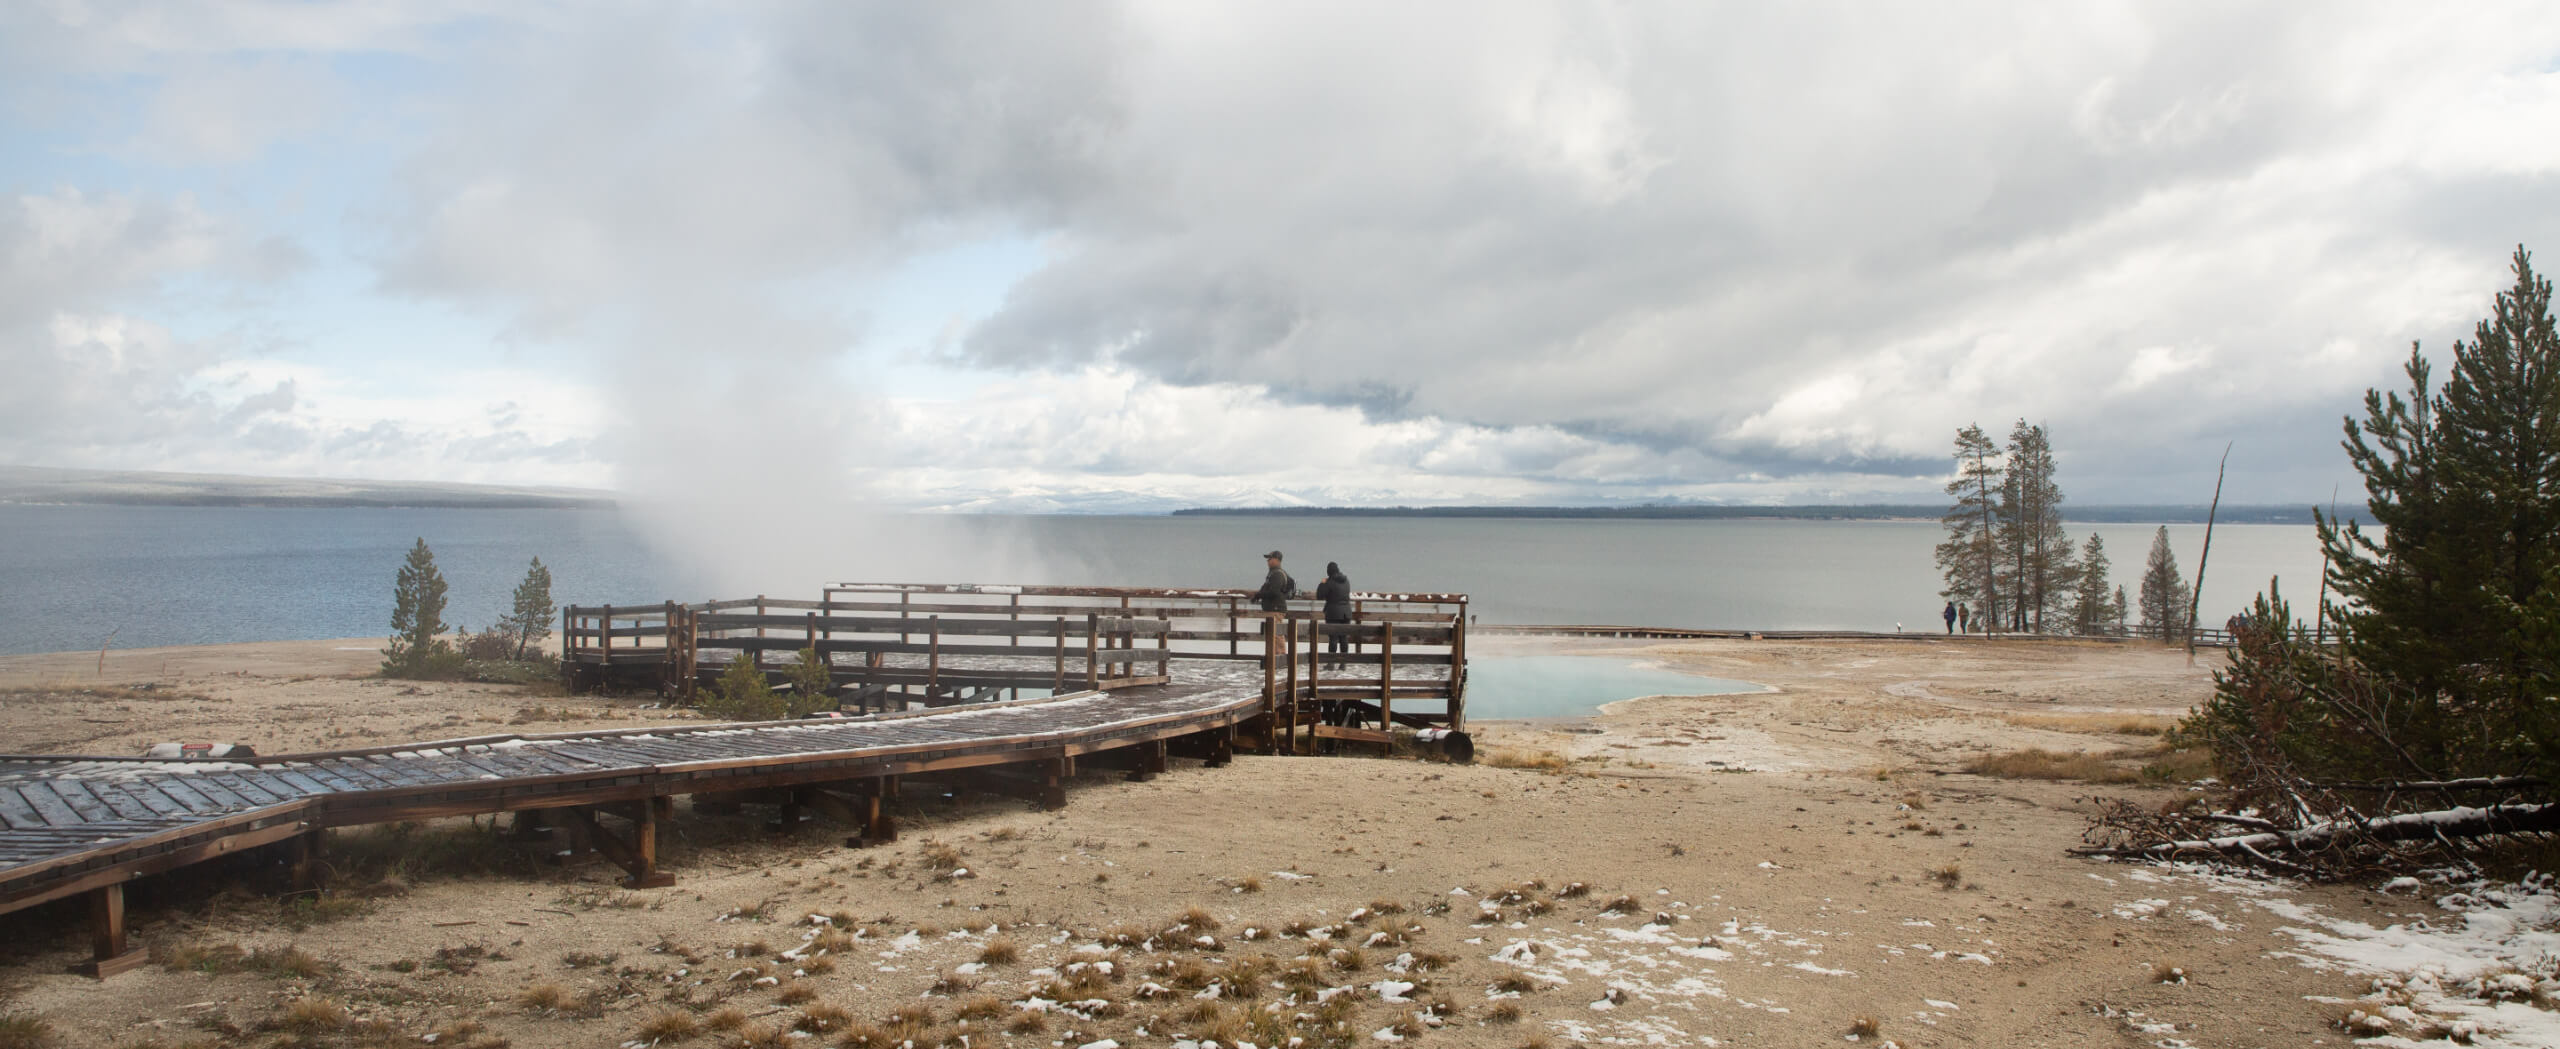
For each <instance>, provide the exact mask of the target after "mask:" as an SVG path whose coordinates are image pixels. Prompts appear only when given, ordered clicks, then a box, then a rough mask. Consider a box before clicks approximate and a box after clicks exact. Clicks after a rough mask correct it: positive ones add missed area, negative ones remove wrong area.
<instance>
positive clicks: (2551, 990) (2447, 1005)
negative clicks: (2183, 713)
mask: <svg viewBox="0 0 2560 1049" xmlns="http://www.w3.org/2000/svg"><path fill="white" fill-rule="evenodd" d="M2100 880H2101V881H2109V880H2110V879H2104V878H2101V879H2100ZM2126 880H2128V881H2134V882H2139V883H2143V884H2144V886H2145V887H2146V888H2155V889H2156V887H2159V886H2165V885H2170V884H2175V883H2177V882H2179V881H2185V882H2190V883H2194V884H2196V885H2198V887H2200V888H2203V889H2205V890H2206V891H2209V892H2214V893H2220V894H2225V895H2230V896H2236V897H2238V898H2239V901H2238V902H2239V903H2240V905H2241V906H2243V907H2247V908H2254V909H2256V910H2259V911H2264V912H2266V913H2267V914H2269V915H2271V916H2273V917H2274V918H2275V919H2276V920H2277V921H2278V922H2279V923H2280V924H2278V925H2277V926H2276V927H2275V929H2274V932H2275V933H2276V934H2277V935H2279V936H2282V937H2285V938H2288V939H2290V940H2292V941H2293V942H2294V943H2295V944H2296V945H2297V949H2294V950H2278V951H2271V952H2269V954H2270V956H2272V957H2277V958H2285V959H2289V960H2292V961H2294V962H2296V963H2299V964H2302V965H2306V966H2310V967H2312V968H2316V969H2324V970H2333V971H2340V972H2346V973H2353V974H2356V975H2362V976H2370V977H2372V982H2371V983H2370V984H2369V985H2368V986H2369V990H2368V991H2367V992H2366V993H2365V994H2364V995H2363V996H2362V997H2359V998H2356V999H2353V1000H2346V999H2318V1000H2319V1001H2322V1002H2324V1003H2327V1004H2332V1005H2342V1006H2345V1007H2346V1012H2345V1013H2344V1014H2343V1015H2344V1022H2345V1024H2346V1026H2347V1027H2348V1028H2349V1029H2350V1033H2352V1034H2354V1035H2356V1036H2357V1037H2358V1038H2359V1039H2360V1040H2361V1044H2365V1045H2390V1046H2417V1045H2421V1044H2427V1043H2430V1042H2432V1043H2433V1044H2435V1045H2443V1044H2445V1042H2444V1040H2445V1039H2452V1040H2454V1041H2456V1042H2461V1043H2466V1044H2470V1045H2485V1046H2516V1047H2543V1049H2547V1047H2551V1046H2560V879H2555V878H2554V877H2553V876H2552V875H2548V874H2532V875H2527V876H2526V877H2525V878H2524V879H2523V880H2522V881H2518V882H2515V883H2511V884H2491V883H2488V882H2484V881H2476V880H2475V881H2467V882H2456V881H2454V880H2453V879H2452V878H2451V877H2447V876H2442V875H2439V876H2437V877H2436V878H2434V879H2433V887H2434V889H2435V890H2436V891H2439V892H2442V895H2439V896H2437V897H2436V899H2435V905H2436V907H2437V908H2438V909H2439V910H2440V911H2442V912H2443V915H2442V916H2441V917H2439V918H2417V919H2414V920H2411V921H2407V922H2402V923H2395V924H2391V925H2386V926H2381V927H2378V928H2377V927H2375V926H2373V925H2371V924H2368V923H2366V922H2362V921H2357V920H2354V919H2350V918H2342V917H2336V916H2333V915H2329V914H2326V913H2324V912H2323V911H2322V910H2321V909H2320V908H2319V907H2316V906H2312V905H2310V904H2305V903H2302V902H2300V901H2299V900H2295V899H2293V898H2291V897H2289V896H2287V895H2286V894H2285V892H2284V890H2285V887H2286V883H2284V882H2281V881H2276V882H2270V881H2261V880H2256V879H2251V878H2244V877H2238V876H2234V875H2230V874H2226V873H2220V872H2216V871H2213V870H2210V869H2207V868H2203V867H2196V866H2187V865H2178V866H2172V867H2163V868H2154V869H2151V870H2141V869H2136V870H2133V871H2130V872H2127V874H2126ZM2427 889H2428V886H2427V884H2426V883H2423V882H2420V881H2419V880H2417V879H2412V878H2400V879H2395V880H2394V881H2392V882H2390V883H2389V884H2387V885H2385V886H2383V891H2385V892H2391V893H2409V894H2422V893H2424V892H2426V891H2427ZM2181 900H2182V902H2194V901H2195V900H2196V897H2194V896H2185V897H2182V898H2181ZM2114 913H2115V915H2116V916H2117V917H2119V918H2125V919H2128V920H2142V921H2147V920H2150V919H2151V918H2152V917H2154V916H2164V917H2165V916H2170V915H2173V914H2174V915H2179V916H2183V917H2185V918H2186V919H2187V920H2190V921H2195V922H2199V923H2202V924H2207V925H2211V926H2212V927H2214V928H2216V929H2221V928H2224V927H2225V923H2224V922H2223V921H2222V920H2220V919H2218V918H2216V917H2214V916H2213V915H2212V914H2211V913H2209V912H2207V911H2205V910H2203V909H2202V908H2197V907H2190V908H2186V909H2184V910H2183V911H2179V910H2173V909H2172V907H2171V905H2169V903H2168V901H2165V900H2161V899H2137V900H2131V901H2125V902H2122V903H2118V904H2116V905H2115V907H2114Z"/></svg>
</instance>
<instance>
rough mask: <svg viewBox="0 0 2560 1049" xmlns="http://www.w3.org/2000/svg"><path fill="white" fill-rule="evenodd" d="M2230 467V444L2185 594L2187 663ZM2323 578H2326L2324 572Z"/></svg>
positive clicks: (2217, 472) (2191, 659) (2192, 657)
mask: <svg viewBox="0 0 2560 1049" xmlns="http://www.w3.org/2000/svg"><path fill="white" fill-rule="evenodd" d="M2230 468H2231V445H2230V443H2229V442H2225V443H2224V444H2223V446H2222V465H2220V466H2216V467H2214V468H2213V505H2212V506H2210V507H2207V508H2206V509H2205V512H2204V549H2203V550H2201V551H2198V552H2197V554H2196V588H2195V592H2194V593H2192V594H2189V595H2188V596H2187V665H2188V666H2194V665H2196V606H2197V605H2199V604H2201V603H2203V601H2204V562H2205V559H2206V558H2209V557H2212V556H2213V519H2214V518H2215V517H2216V516H2218V515H2220V514H2221V512H2222V475H2223V472H2224V471H2226V470H2229V469H2230ZM2322 578H2323V579H2326V578H2327V575H2326V574H2325V573H2324V574H2323V575H2322Z"/></svg>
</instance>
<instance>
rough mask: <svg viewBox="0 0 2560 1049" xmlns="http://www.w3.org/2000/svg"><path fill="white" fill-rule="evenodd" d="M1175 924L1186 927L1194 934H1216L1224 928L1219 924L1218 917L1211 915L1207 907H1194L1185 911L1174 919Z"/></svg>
mask: <svg viewBox="0 0 2560 1049" xmlns="http://www.w3.org/2000/svg"><path fill="white" fill-rule="evenodd" d="M1174 924H1176V925H1182V926H1186V927H1188V928H1190V929H1191V930H1192V931H1194V932H1216V931H1218V930H1219V929H1220V928H1222V926H1220V925H1219V924H1218V916H1217V915H1214V914H1211V913H1209V910H1208V908H1205V907H1192V908H1190V909H1188V910H1185V911H1183V912H1182V914H1181V915H1180V916H1179V917H1176V918H1175V919H1174Z"/></svg>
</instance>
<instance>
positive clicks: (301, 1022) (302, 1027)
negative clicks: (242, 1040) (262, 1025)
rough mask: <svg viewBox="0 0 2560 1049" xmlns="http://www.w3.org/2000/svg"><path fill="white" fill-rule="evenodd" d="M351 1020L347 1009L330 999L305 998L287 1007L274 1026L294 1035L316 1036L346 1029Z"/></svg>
mask: <svg viewBox="0 0 2560 1049" xmlns="http://www.w3.org/2000/svg"><path fill="white" fill-rule="evenodd" d="M350 1019H353V1018H352V1017H350V1016H348V1015H347V1007H346V1006H343V1005H340V1004H338V1003H337V1001H336V1000H335V999H331V998H305V999H302V1000H301V1001H298V1002H295V1003H293V1004H292V1005H288V1006H286V1007H285V1009H284V1015H282V1016H279V1017H277V1018H276V1026H277V1027H280V1028H282V1029H284V1030H287V1031H291V1032H293V1033H295V1034H302V1035H317V1034H328V1033H330V1032H333V1031H340V1030H344V1029H346V1026H347V1022H348V1021H349V1020H350Z"/></svg>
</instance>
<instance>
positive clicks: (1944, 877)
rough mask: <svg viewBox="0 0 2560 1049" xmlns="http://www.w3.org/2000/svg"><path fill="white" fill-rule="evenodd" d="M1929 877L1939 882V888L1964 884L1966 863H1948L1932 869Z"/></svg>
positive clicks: (1949, 887) (1950, 887)
mask: <svg viewBox="0 0 2560 1049" xmlns="http://www.w3.org/2000/svg"><path fill="white" fill-rule="evenodd" d="M1929 877H1930V879H1931V880H1934V881H1936V882H1937V883H1938V887H1939V888H1941V889H1953V888H1955V887H1956V886H1959V885H1962V884H1964V865H1963V864H1961V863H1950V864H1947V865H1946V866H1943V867H1940V868H1937V869H1936V870H1932V871H1930V872H1929Z"/></svg>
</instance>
